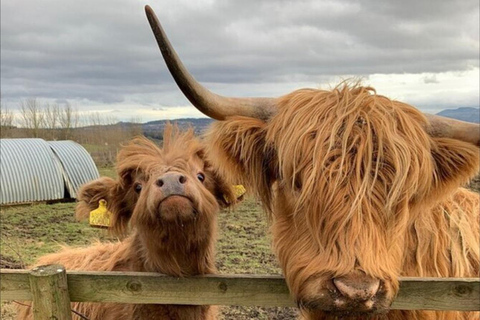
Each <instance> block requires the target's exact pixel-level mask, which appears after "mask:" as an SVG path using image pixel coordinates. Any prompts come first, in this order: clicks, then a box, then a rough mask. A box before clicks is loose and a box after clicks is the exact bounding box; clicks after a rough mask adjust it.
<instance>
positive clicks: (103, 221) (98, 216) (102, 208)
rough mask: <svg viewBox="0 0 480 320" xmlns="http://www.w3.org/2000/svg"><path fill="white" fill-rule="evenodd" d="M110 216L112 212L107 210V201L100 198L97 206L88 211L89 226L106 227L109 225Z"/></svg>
mask: <svg viewBox="0 0 480 320" xmlns="http://www.w3.org/2000/svg"><path fill="white" fill-rule="evenodd" d="M111 216H112V213H111V212H110V211H108V210H107V201H105V200H103V199H101V200H100V201H99V203H98V208H97V209H95V210H93V211H90V218H89V223H90V226H92V227H96V228H108V227H110V218H111Z"/></svg>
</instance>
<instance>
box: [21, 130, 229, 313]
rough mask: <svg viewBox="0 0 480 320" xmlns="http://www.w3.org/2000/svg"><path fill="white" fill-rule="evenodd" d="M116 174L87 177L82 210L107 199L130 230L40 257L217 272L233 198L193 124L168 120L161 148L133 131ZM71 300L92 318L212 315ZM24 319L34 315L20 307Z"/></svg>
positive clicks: (192, 309) (112, 266)
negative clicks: (182, 128)
mask: <svg viewBox="0 0 480 320" xmlns="http://www.w3.org/2000/svg"><path fill="white" fill-rule="evenodd" d="M117 173H118V176H119V179H118V180H117V181H115V180H113V179H110V178H100V179H98V180H96V181H94V182H91V183H89V184H87V185H85V186H84V187H83V188H82V190H81V192H80V196H79V200H80V202H79V205H78V207H77V214H78V215H79V216H85V215H86V214H88V212H89V211H90V208H92V207H95V206H97V205H98V200H99V198H103V199H106V200H107V201H108V203H109V204H110V205H109V210H110V211H111V212H112V214H113V217H114V219H113V220H114V221H113V223H114V228H115V229H116V230H120V231H124V230H125V229H126V226H125V225H126V224H127V223H128V221H129V220H131V222H130V223H131V227H132V228H131V230H130V231H129V234H130V235H129V236H128V237H126V238H125V239H124V240H123V241H121V242H117V243H97V244H95V245H93V246H91V247H87V248H77V249H73V248H65V249H64V250H63V251H61V252H59V253H54V254H51V255H47V256H44V257H42V258H40V259H39V260H38V262H37V263H36V265H44V264H54V263H57V264H62V265H64V266H65V267H66V269H67V270H95V271H148V272H159V273H164V274H168V275H172V276H191V275H202V274H211V273H214V272H215V261H214V259H215V252H214V242H215V239H216V213H217V212H218V210H219V206H220V205H221V206H226V205H227V204H226V203H225V200H224V195H225V196H226V197H227V198H229V199H234V198H233V193H232V188H231V187H229V186H228V185H226V184H225V182H224V180H223V179H221V178H220V177H219V176H218V175H217V174H216V173H215V172H214V171H212V168H211V166H210V165H209V163H208V162H207V161H205V157H204V152H203V148H202V145H201V144H200V142H199V141H198V140H197V139H195V138H194V136H193V130H189V131H188V132H186V133H180V132H179V131H178V129H177V128H176V127H172V126H170V125H168V126H167V127H166V129H165V133H164V144H163V149H160V148H158V147H157V146H156V145H155V144H154V143H153V142H151V141H149V140H147V139H146V138H136V139H134V140H132V142H130V143H129V144H128V145H127V146H125V147H124V148H122V149H121V151H120V152H119V155H118V159H117ZM72 308H73V309H74V310H76V311H78V312H80V313H82V314H84V315H85V316H87V317H88V318H89V319H91V320H94V319H98V320H108V319H112V320H120V319H125V320H127V319H128V320H131V319H149V320H150V319H172V320H178V319H192V320H193V319H214V318H215V315H216V308H215V307H210V306H173V305H134V304H113V303H103V304H100V303H74V304H72ZM22 309H23V310H21V312H20V313H19V316H18V318H19V319H30V318H31V310H30V308H28V309H27V308H22Z"/></svg>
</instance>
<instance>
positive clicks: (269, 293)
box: [0, 266, 480, 311]
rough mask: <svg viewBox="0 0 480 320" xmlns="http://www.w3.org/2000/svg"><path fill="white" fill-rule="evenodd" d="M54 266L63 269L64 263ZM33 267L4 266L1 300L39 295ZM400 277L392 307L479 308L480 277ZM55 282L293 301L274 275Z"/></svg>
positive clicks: (75, 274) (129, 293) (251, 302)
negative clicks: (20, 268)
mask: <svg viewBox="0 0 480 320" xmlns="http://www.w3.org/2000/svg"><path fill="white" fill-rule="evenodd" d="M54 268H57V269H58V271H59V272H60V271H61V269H62V267H61V266H54ZM34 273H36V276H38V275H41V274H42V271H39V270H35V271H30V270H9V269H1V270H0V276H1V277H0V283H1V300H2V301H11V300H19V301H31V300H33V301H36V300H35V299H36V298H35V296H34V293H35V291H36V290H37V289H36V288H35V287H36V286H37V284H36V282H35V281H32V277H35V274H34ZM63 273H65V271H64V270H63ZM400 281H401V282H400V292H399V294H398V296H397V298H396V299H395V301H394V303H393V304H392V309H400V310H458V311H480V278H401V279H400ZM51 283H52V286H58V288H53V289H52V292H53V293H54V294H58V292H60V291H61V290H64V289H67V290H68V294H65V295H68V296H69V300H70V301H72V302H75V301H78V302H86V301H89V302H118V303H138V304H190V305H206V304H212V305H241V306H263V307H269V306H277V307H292V306H294V302H293V301H292V299H291V297H290V295H289V292H288V288H287V286H286V284H285V280H284V279H283V278H282V277H280V276H271V275H208V276H201V277H189V278H176V277H170V276H165V275H160V274H157V273H145V272H89V271H69V272H67V273H66V284H65V285H64V286H67V287H68V288H63V287H64V286H63V287H62V284H61V283H59V282H58V281H51ZM37 291H38V290H37ZM44 292H45V291H44ZM65 292H67V291H65ZM67 298H68V297H67ZM53 300H55V299H53ZM57 300H58V299H57ZM65 301H68V299H66V300H65Z"/></svg>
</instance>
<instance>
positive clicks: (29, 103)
mask: <svg viewBox="0 0 480 320" xmlns="http://www.w3.org/2000/svg"><path fill="white" fill-rule="evenodd" d="M20 115H21V120H22V125H23V127H25V128H27V129H29V131H30V132H29V135H30V136H32V137H34V138H38V137H40V130H41V128H42V127H43V125H44V121H45V117H44V113H43V111H42V107H41V105H40V103H39V102H38V101H37V99H35V98H30V99H26V100H22V101H21V102H20Z"/></svg>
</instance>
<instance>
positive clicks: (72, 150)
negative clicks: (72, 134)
mask: <svg viewBox="0 0 480 320" xmlns="http://www.w3.org/2000/svg"><path fill="white" fill-rule="evenodd" d="M47 143H48V144H49V145H50V147H51V148H52V150H53V152H54V153H55V154H56V155H57V157H58V158H59V159H60V163H61V164H62V174H63V178H64V179H65V184H66V186H67V189H68V192H69V194H70V197H72V198H77V191H78V189H79V188H80V187H81V186H82V185H83V184H85V183H87V182H89V181H91V180H95V179H98V178H99V177H100V175H99V174H98V170H97V166H96V165H95V162H93V159H92V158H91V157H90V154H89V153H88V152H87V150H85V148H83V147H82V146H81V145H80V144H78V143H76V142H74V141H47Z"/></svg>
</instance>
